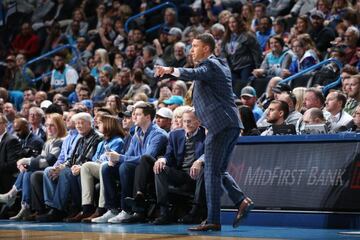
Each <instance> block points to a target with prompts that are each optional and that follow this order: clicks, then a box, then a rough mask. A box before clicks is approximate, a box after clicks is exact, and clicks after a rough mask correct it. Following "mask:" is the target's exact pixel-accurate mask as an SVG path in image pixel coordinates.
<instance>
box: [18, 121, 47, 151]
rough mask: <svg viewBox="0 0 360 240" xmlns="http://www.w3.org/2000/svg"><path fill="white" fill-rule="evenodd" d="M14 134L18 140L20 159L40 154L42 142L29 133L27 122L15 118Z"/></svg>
mask: <svg viewBox="0 0 360 240" xmlns="http://www.w3.org/2000/svg"><path fill="white" fill-rule="evenodd" d="M14 132H15V133H16V136H17V137H18V138H19V140H20V144H21V153H20V157H21V158H25V157H36V156H38V155H39V154H40V153H41V149H42V148H43V145H44V141H43V140H42V139H41V138H40V137H39V136H36V135H35V134H34V133H32V132H30V126H29V122H28V121H27V120H26V119H25V118H15V120H14Z"/></svg>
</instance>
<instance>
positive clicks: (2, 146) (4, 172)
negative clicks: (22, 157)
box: [0, 113, 21, 192]
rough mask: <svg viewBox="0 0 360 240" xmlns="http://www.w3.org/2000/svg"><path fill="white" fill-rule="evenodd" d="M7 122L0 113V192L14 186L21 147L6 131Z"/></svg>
mask: <svg viewBox="0 0 360 240" xmlns="http://www.w3.org/2000/svg"><path fill="white" fill-rule="evenodd" d="M7 123H8V120H7V119H6V117H5V115H4V114H2V113H0V136H2V138H1V142H0V173H1V174H0V191H1V192H7V191H9V190H10V189H11V186H12V185H13V184H14V176H13V175H14V174H15V173H16V172H17V169H16V161H17V160H18V159H19V153H20V152H21V145H20V143H19V140H18V139H17V138H16V137H14V136H13V135H11V134H9V133H8V132H7V131H6V128H7Z"/></svg>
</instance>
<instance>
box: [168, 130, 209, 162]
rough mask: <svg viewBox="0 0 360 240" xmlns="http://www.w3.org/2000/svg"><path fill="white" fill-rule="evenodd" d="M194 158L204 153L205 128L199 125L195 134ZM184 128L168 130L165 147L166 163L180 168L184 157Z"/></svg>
mask: <svg viewBox="0 0 360 240" xmlns="http://www.w3.org/2000/svg"><path fill="white" fill-rule="evenodd" d="M193 138H194V142H195V159H194V161H195V160H197V159H199V158H200V156H201V155H203V154H204V141H205V129H204V128H202V127H200V128H199V129H198V132H197V133H196V135H195V136H193ZM185 140H186V138H185V130H184V129H178V130H174V131H172V132H170V134H169V143H168V145H167V147H166V153H165V156H164V158H166V165H168V166H170V167H175V168H178V169H181V166H182V163H183V162H184V157H185Z"/></svg>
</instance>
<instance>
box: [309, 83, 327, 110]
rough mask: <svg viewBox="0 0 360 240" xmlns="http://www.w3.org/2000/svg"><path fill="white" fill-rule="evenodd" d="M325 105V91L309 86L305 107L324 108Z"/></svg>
mask: <svg viewBox="0 0 360 240" xmlns="http://www.w3.org/2000/svg"><path fill="white" fill-rule="evenodd" d="M324 105H325V97H324V95H323V93H322V92H321V91H320V90H319V89H316V88H308V89H306V91H305V95H304V108H305V109H306V110H307V109H310V108H320V109H323V108H324Z"/></svg>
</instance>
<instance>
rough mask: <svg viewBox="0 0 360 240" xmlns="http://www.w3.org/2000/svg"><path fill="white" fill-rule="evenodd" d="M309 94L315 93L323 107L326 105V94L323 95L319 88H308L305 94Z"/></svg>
mask: <svg viewBox="0 0 360 240" xmlns="http://www.w3.org/2000/svg"><path fill="white" fill-rule="evenodd" d="M307 92H312V93H314V95H315V97H316V98H317V99H319V101H320V103H321V105H324V104H325V97H324V94H323V93H322V91H321V90H319V89H317V88H308V89H306V90H305V93H307Z"/></svg>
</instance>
